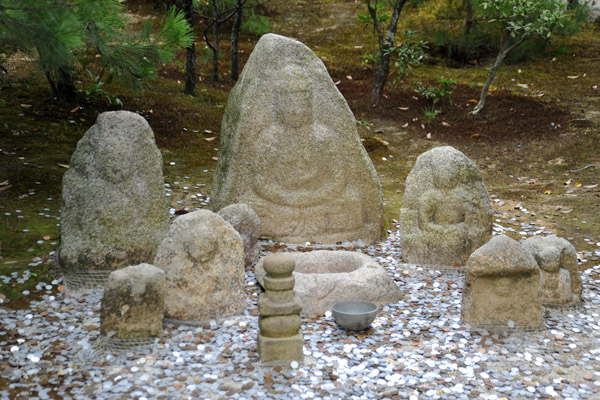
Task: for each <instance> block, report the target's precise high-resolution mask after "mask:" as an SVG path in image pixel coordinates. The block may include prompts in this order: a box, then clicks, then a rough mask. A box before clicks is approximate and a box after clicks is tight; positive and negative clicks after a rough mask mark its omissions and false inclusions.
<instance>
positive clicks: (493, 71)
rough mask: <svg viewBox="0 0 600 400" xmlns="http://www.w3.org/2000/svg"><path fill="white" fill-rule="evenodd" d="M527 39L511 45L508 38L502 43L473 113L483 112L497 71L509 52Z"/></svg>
mask: <svg viewBox="0 0 600 400" xmlns="http://www.w3.org/2000/svg"><path fill="white" fill-rule="evenodd" d="M525 40H527V38H524V39H521V40H520V41H518V42H516V43H514V44H513V45H512V46H510V47H509V46H508V44H509V41H510V39H509V38H506V39H505V40H504V42H503V43H502V46H501V48H500V52H499V53H498V55H497V56H496V61H494V65H493V66H492V68H491V69H490V73H489V75H488V78H487V80H486V81H485V85H483V89H481V95H480V96H479V102H478V103H477V105H476V106H475V108H474V109H473V111H471V114H473V115H477V114H479V113H480V112H481V110H482V109H483V107H484V106H485V102H486V100H487V95H488V91H489V89H490V86H491V85H492V81H493V80H494V78H495V77H496V73H497V72H498V69H499V68H500V65H502V62H503V61H504V59H505V58H506V56H507V54H508V53H510V52H511V50H512V49H514V48H515V47H518V46H520V45H521V44H522V43H523V42H524V41H525Z"/></svg>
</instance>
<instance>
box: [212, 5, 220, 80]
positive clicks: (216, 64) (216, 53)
mask: <svg viewBox="0 0 600 400" xmlns="http://www.w3.org/2000/svg"><path fill="white" fill-rule="evenodd" d="M211 4H212V13H213V18H214V20H213V26H212V28H213V37H214V38H213V43H214V44H213V49H212V51H213V70H212V80H213V82H218V81H219V10H218V8H217V2H216V1H214V0H213V1H211Z"/></svg>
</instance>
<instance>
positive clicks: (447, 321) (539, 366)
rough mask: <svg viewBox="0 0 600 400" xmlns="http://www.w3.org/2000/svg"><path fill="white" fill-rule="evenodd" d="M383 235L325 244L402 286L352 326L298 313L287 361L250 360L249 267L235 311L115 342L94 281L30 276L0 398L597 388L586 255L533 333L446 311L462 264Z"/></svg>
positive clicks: (3, 345) (6, 325) (14, 316)
mask: <svg viewBox="0 0 600 400" xmlns="http://www.w3.org/2000/svg"><path fill="white" fill-rule="evenodd" d="M511 229H512V230H513V231H514V232H516V233H517V234H520V235H521V236H523V237H527V236H531V235H533V234H546V233H549V232H546V231H544V228H543V227H536V226H533V225H531V224H529V225H521V226H520V227H517V230H515V228H514V224H511V222H510V221H503V220H500V219H497V220H496V223H495V224H494V230H495V233H502V232H504V231H506V230H511ZM390 233H391V234H390V236H389V237H388V239H387V240H386V241H385V242H382V243H380V244H378V245H375V246H369V247H365V246H363V247H360V246H357V245H355V246H352V245H347V246H337V247H335V248H334V249H340V248H345V249H350V248H352V249H353V250H355V251H361V252H364V253H366V254H369V255H371V256H373V257H374V258H375V259H376V260H377V261H378V262H379V263H380V264H381V265H383V266H385V267H386V268H387V269H388V271H389V273H390V275H391V276H393V278H394V279H395V280H396V282H397V284H398V285H399V286H400V287H401V288H402V290H403V291H404V298H403V299H402V300H401V301H400V302H398V303H397V304H394V305H389V306H386V307H384V308H383V309H382V310H381V312H380V313H379V315H378V317H377V319H376V320H375V322H374V323H373V325H372V327H371V329H369V330H367V331H363V332H356V333H348V332H346V331H343V330H341V329H339V328H337V326H336V324H335V322H334V321H333V317H332V316H331V315H330V313H326V314H325V315H323V316H321V317H318V318H316V319H306V318H305V319H304V321H303V326H302V332H303V335H304V354H305V360H304V363H303V364H301V365H296V364H294V365H290V366H286V367H268V366H263V365H261V364H260V362H259V360H258V355H257V352H256V336H257V330H258V321H257V317H256V315H257V309H256V302H257V299H258V294H259V288H258V286H257V285H256V283H255V281H254V276H253V273H252V270H251V268H249V269H248V271H247V274H246V293H247V296H246V299H247V308H246V311H245V315H242V316H238V317H234V318H228V319H225V320H222V321H209V322H206V323H204V324H202V325H199V326H176V325H173V324H169V323H165V325H164V337H162V338H160V339H158V340H155V341H154V342H153V343H152V344H151V345H150V346H146V347H141V348H140V347H137V348H131V349H126V350H122V351H120V352H119V351H114V349H113V351H109V350H107V349H106V348H103V347H102V346H101V345H100V341H99V325H100V320H99V313H100V300H101V297H102V293H101V292H100V291H98V290H87V291H79V292H73V291H71V292H69V293H65V292H66V291H63V292H60V293H59V292H57V290H56V287H57V285H60V284H61V280H60V279H57V280H55V281H53V282H50V283H48V284H45V283H44V284H40V285H38V288H37V289H38V290H39V291H41V292H42V293H45V294H44V296H43V298H42V300H41V301H38V302H32V303H31V307H30V309H28V310H9V309H5V308H0V320H1V321H2V324H1V325H0V326H1V327H0V355H1V360H0V370H1V372H0V400H4V399H21V398H22V399H48V398H61V399H69V398H73V399H104V398H106V399H109V398H110V399H121V398H123V399H125V398H126V399H196V398H210V399H256V398H261V399H262V398H280V399H283V398H322V399H340V398H343V399H359V398H360V399H372V398H392V399H394V398H410V399H467V398H480V399H502V398H506V399H523V398H532V399H542V398H559V399H561V398H562V399H569V398H571V399H599V398H600V318H599V316H600V289H599V287H600V285H599V284H600V265H597V266H595V267H593V268H588V269H587V270H586V271H584V272H582V278H583V286H584V291H583V302H582V304H581V305H580V306H578V307H575V308H566V309H553V308H545V309H544V328H543V329H541V330H539V331H534V332H522V331H510V330H507V331H499V332H488V331H486V330H469V329H468V327H466V326H465V325H463V324H462V323H461V320H460V304H461V293H462V280H463V277H464V275H463V274H462V273H461V272H458V271H452V270H433V269H427V268H423V267H419V266H415V265H409V264H403V263H401V261H400V260H401V252H400V247H399V237H398V232H397V230H394V231H391V232H390ZM309 246H310V245H304V246H300V248H299V250H305V251H306V250H309V249H308V248H307V247H309ZM286 250H297V249H296V248H294V249H292V248H288V247H286V246H285V245H280V244H278V243H272V242H268V243H267V242H265V243H263V250H262V255H265V254H267V253H269V252H272V251H286ZM596 255H600V251H598V254H596ZM0 279H3V281H4V283H5V284H6V283H8V282H10V280H11V279H17V278H16V277H0ZM19 279H23V278H22V277H21V278H19ZM507 329H508V328H507Z"/></svg>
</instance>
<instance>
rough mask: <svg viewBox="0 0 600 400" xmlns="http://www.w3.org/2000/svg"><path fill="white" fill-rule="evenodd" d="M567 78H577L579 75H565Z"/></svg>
mask: <svg viewBox="0 0 600 400" xmlns="http://www.w3.org/2000/svg"><path fill="white" fill-rule="evenodd" d="M567 78H569V79H577V78H579V75H567Z"/></svg>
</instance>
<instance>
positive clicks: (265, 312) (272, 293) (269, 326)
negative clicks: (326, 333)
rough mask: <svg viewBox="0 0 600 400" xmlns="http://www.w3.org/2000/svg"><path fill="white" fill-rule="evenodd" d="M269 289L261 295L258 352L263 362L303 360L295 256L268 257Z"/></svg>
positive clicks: (266, 258) (276, 255) (266, 288)
mask: <svg viewBox="0 0 600 400" xmlns="http://www.w3.org/2000/svg"><path fill="white" fill-rule="evenodd" d="M263 265H264V270H263V271H266V276H265V277H264V279H265V282H269V284H267V285H265V290H266V291H265V293H262V294H261V295H260V296H259V298H258V311H259V313H260V315H259V317H258V328H259V332H258V355H259V356H260V360H261V361H262V362H263V363H286V362H288V361H292V360H296V361H302V359H303V358H304V355H303V353H302V344H303V339H302V334H301V332H300V327H301V325H302V319H301V318H300V311H301V309H302V306H301V305H300V300H299V299H298V297H297V296H296V294H295V292H294V277H293V276H292V272H293V271H294V266H295V260H294V258H293V257H292V256H290V255H289V254H287V253H278V254H271V255H268V256H267V257H265V258H264V262H263Z"/></svg>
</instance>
